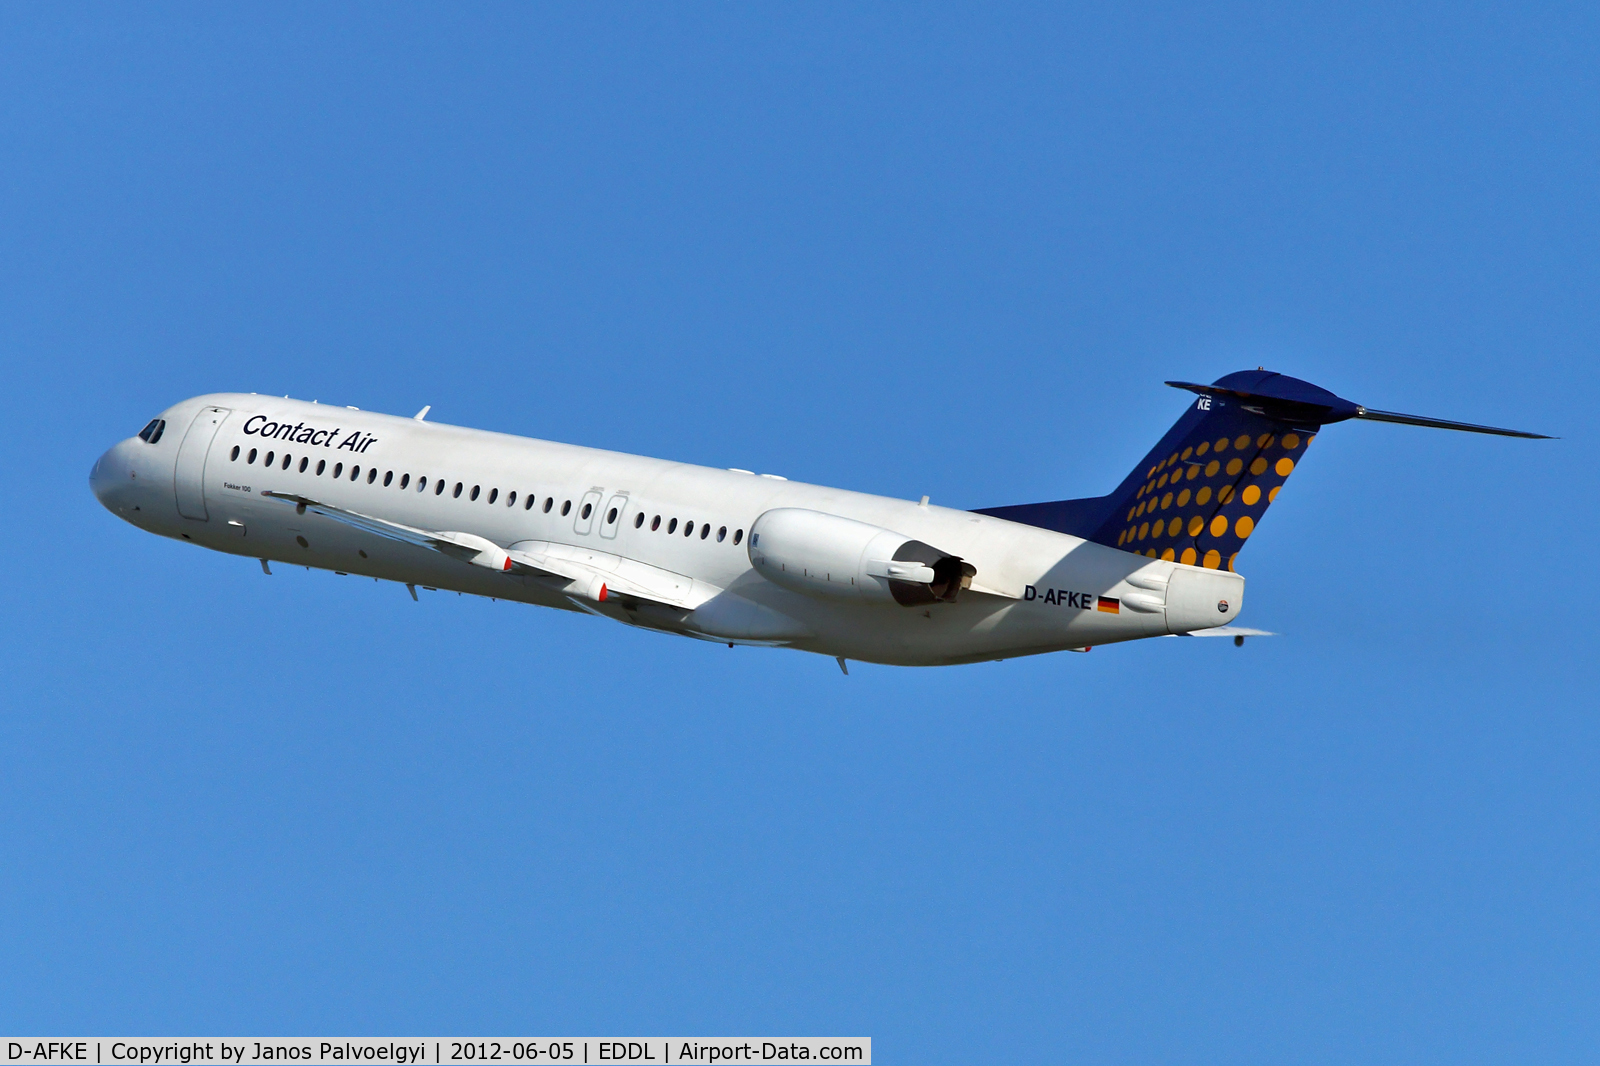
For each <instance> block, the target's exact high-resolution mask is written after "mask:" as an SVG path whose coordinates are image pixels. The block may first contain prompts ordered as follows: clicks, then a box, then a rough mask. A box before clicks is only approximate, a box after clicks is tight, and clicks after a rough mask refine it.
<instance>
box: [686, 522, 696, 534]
mask: <svg viewBox="0 0 1600 1066" xmlns="http://www.w3.org/2000/svg"><path fill="white" fill-rule="evenodd" d="M683 535H684V536H686V537H692V536H694V523H693V522H685V523H684V524H683Z"/></svg>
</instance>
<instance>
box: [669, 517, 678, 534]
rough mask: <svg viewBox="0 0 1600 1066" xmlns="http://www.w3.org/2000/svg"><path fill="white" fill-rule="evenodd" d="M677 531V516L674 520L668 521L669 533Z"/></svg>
mask: <svg viewBox="0 0 1600 1066" xmlns="http://www.w3.org/2000/svg"><path fill="white" fill-rule="evenodd" d="M677 531H678V520H677V519H676V518H674V519H673V520H672V521H670V522H668V523H667V532H668V533H676V532H677Z"/></svg>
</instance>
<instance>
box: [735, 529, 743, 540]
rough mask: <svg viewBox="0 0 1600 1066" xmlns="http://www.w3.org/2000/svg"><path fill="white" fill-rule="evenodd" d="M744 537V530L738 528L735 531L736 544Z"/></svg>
mask: <svg viewBox="0 0 1600 1066" xmlns="http://www.w3.org/2000/svg"><path fill="white" fill-rule="evenodd" d="M743 539H744V530H742V529H736V530H734V531H733V542H734V543H735V544H737V543H739V542H740V541H741V540H743Z"/></svg>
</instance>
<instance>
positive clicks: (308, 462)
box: [300, 459, 311, 474]
mask: <svg viewBox="0 0 1600 1066" xmlns="http://www.w3.org/2000/svg"><path fill="white" fill-rule="evenodd" d="M310 465H311V460H310V459H301V460H300V473H302V474H304V473H305V472H306V467H308V466H310Z"/></svg>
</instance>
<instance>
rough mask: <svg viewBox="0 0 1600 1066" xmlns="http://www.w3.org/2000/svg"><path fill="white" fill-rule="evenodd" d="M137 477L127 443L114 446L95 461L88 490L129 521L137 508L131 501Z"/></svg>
mask: <svg viewBox="0 0 1600 1066" xmlns="http://www.w3.org/2000/svg"><path fill="white" fill-rule="evenodd" d="M136 480H137V479H136V476H135V471H134V468H133V462H132V458H131V456H130V455H129V454H128V442H127V441H123V442H121V443H120V444H113V445H112V446H111V447H110V448H108V449H107V450H106V453H105V454H104V455H102V456H101V457H100V458H99V459H96V460H95V464H94V468H93V469H91V470H90V471H89V490H90V491H91V492H93V493H94V498H95V499H97V500H99V501H100V505H101V506H102V507H104V508H105V509H106V510H108V511H110V512H111V513H112V514H114V515H118V516H119V517H123V518H126V517H127V511H128V510H129V509H130V508H132V507H134V503H133V500H132V495H133V490H134V486H135V484H136Z"/></svg>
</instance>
